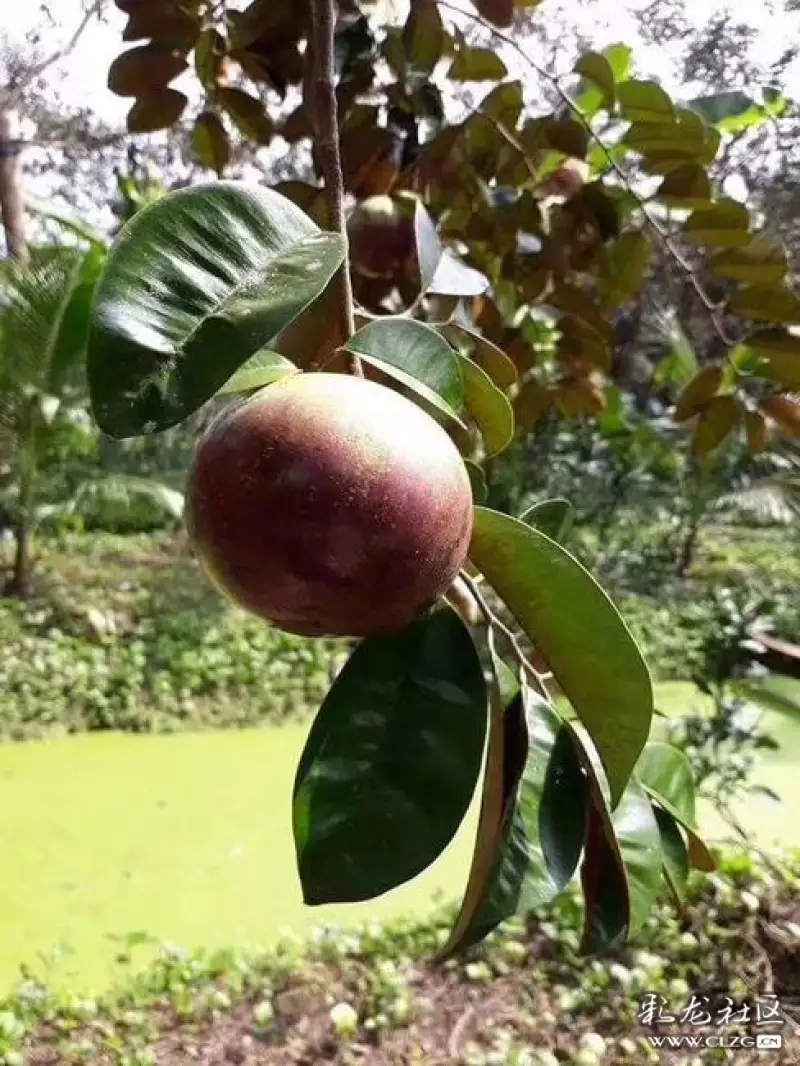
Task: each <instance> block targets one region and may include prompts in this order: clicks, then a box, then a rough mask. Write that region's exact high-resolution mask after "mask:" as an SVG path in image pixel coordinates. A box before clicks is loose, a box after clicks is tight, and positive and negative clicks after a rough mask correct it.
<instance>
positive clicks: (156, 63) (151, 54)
mask: <svg viewBox="0 0 800 1066" xmlns="http://www.w3.org/2000/svg"><path fill="white" fill-rule="evenodd" d="M186 67H187V63H186V57H185V56H183V55H181V54H180V53H179V52H174V51H173V50H172V49H171V48H164V47H163V46H161V45H158V44H155V43H152V44H145V45H139V46H137V47H136V48H129V49H128V50H127V51H126V52H122V54H121V55H118V56H117V57H116V59H115V60H114V61H113V63H112V64H111V67H110V68H109V72H108V87H109V89H110V90H111V92H112V93H116V95H117V96H138V97H145V96H148V95H152V94H154V93H156V92H157V91H158V90H159V89H163V88H165V87H166V86H167V85H168V84H169V82H171V81H172V80H173V79H174V78H177V77H178V75H179V74H182V73H183V72H184V71H185V70H186Z"/></svg>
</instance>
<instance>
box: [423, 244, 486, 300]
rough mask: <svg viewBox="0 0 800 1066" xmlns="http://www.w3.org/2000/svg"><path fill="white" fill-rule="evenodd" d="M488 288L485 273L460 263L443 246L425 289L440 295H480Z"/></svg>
mask: <svg viewBox="0 0 800 1066" xmlns="http://www.w3.org/2000/svg"><path fill="white" fill-rule="evenodd" d="M488 288H489V279H488V278H487V277H486V275H485V274H482V273H481V272H480V270H476V269H475V268H474V267H471V266H469V264H468V263H462V261H461V260H460V259H458V258H457V257H456V256H455V255H453V253H452V252H451V251H450V250H449V249H448V248H445V250H444V251H443V252H442V256H441V260H440V261H439V264H438V266H437V269H436V273H435V274H434V276H433V279H432V281H431V283H430V285H429V286H428V289H427V291H428V292H429V293H431V294H432V295H440V296H481V295H482V294H483V293H484V292H486V290H487V289H488Z"/></svg>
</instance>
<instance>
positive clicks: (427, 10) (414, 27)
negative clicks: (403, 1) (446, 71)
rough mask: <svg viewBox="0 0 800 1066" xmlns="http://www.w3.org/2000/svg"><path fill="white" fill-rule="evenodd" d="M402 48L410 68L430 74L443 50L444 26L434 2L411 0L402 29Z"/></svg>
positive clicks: (434, 0) (433, 0)
mask: <svg viewBox="0 0 800 1066" xmlns="http://www.w3.org/2000/svg"><path fill="white" fill-rule="evenodd" d="M403 48H404V51H405V55H406V57H407V59H408V61H409V63H410V65H411V67H412V68H413V69H414V70H415V71H418V72H419V73H421V74H430V73H431V71H432V70H433V68H434V67H435V66H436V64H437V63H438V62H439V60H440V59H441V56H442V51H443V49H444V26H443V25H442V16H441V15H440V14H439V8H438V7H437V5H436V0H412V3H411V9H410V11H409V15H408V19H407V21H406V24H405V27H404V29H403Z"/></svg>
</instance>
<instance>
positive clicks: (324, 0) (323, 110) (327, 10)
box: [309, 0, 364, 377]
mask: <svg viewBox="0 0 800 1066" xmlns="http://www.w3.org/2000/svg"><path fill="white" fill-rule="evenodd" d="M311 27H312V36H311V40H310V41H309V45H310V48H311V63H312V69H311V105H312V107H311V110H312V113H313V116H314V128H315V132H316V147H317V154H318V157H319V163H320V168H321V170H322V180H323V181H324V183H325V199H326V202H327V207H328V220H329V225H330V227H331V229H332V230H333V231H334V232H336V233H339V234H341V236H342V239H343V241H344V242H345V249H346V248H347V226H346V224H345V216H344V180H343V178H342V160H341V153H340V148H339V117H338V105H337V102H336V76H335V69H334V61H333V59H334V51H333V48H334V31H335V27H336V16H335V14H334V4H333V0H311ZM333 283H334V285H335V286H336V295H337V305H338V306H337V313H338V317H339V333H340V337H339V339H338V344H346V343H347V341H348V340H349V339H350V338H351V337H352V335H353V333H354V332H355V324H354V321H353V292H352V288H351V284H350V271H349V266H348V257H347V254H345V261H344V263H343V264H342V266H341V267H340V268H339V270H338V271H337V273H336V277H335V278H334V282H333ZM348 361H349V364H350V371H351V373H353V374H356V375H357V376H358V377H363V376H364V371H363V368H362V366H361V360H360V359H359V357H358V356H357V355H354V354H353V353H352V352H348Z"/></svg>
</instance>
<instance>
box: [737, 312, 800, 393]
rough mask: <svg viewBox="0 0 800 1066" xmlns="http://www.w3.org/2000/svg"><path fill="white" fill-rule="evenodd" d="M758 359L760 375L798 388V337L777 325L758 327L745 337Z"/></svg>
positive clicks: (789, 386) (799, 370) (799, 354)
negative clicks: (764, 327)
mask: <svg viewBox="0 0 800 1066" xmlns="http://www.w3.org/2000/svg"><path fill="white" fill-rule="evenodd" d="M747 347H748V349H749V350H750V351H752V352H753V353H755V355H756V356H757V357H758V359H759V365H758V373H759V374H760V375H761V377H765V378H769V380H770V381H777V382H778V383H779V384H781V385H784V386H786V388H789V389H800V337H798V336H796V335H795V334H793V333H789V332H788V330H784V329H780V328H778V327H774V328H767V329H759V330H756V331H755V332H754V333H752V334H751V335H750V337H749V338H748V339H747Z"/></svg>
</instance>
